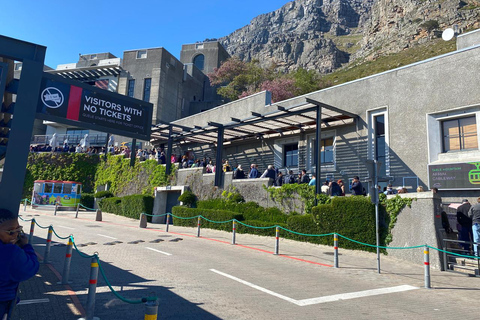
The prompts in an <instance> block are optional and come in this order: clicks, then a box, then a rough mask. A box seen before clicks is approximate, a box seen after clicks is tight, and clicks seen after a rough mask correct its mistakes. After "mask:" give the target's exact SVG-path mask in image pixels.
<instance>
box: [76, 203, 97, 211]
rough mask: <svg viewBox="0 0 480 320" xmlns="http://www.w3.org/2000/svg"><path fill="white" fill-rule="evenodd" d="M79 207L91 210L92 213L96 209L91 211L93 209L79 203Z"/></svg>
mask: <svg viewBox="0 0 480 320" xmlns="http://www.w3.org/2000/svg"><path fill="white" fill-rule="evenodd" d="M79 205H80V207H83V208H84V209H87V210H92V211H95V210H97V209H93V208H89V207H85V206H84V205H83V204H81V203H79Z"/></svg>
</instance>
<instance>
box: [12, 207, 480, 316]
mask: <svg viewBox="0 0 480 320" xmlns="http://www.w3.org/2000/svg"><path fill="white" fill-rule="evenodd" d="M20 213H21V214H23V217H24V218H25V219H31V218H32V217H35V218H36V220H37V222H38V223H39V224H40V225H42V226H48V225H50V224H52V225H53V226H54V229H55V231H56V232H57V233H58V234H59V235H61V236H67V235H68V234H73V235H74V237H75V242H76V244H77V245H78V247H79V249H80V250H82V251H83V252H84V253H86V254H93V253H94V252H98V254H99V257H100V260H101V264H102V266H103V268H104V270H105V273H106V275H107V278H108V279H109V281H110V283H111V284H112V285H113V286H114V288H115V289H116V290H118V291H119V293H120V294H121V295H122V296H124V297H125V298H127V299H139V298H141V297H144V296H148V295H149V294H155V295H157V296H158V297H159V303H160V305H159V313H158V314H159V319H335V318H336V319H422V320H425V319H478V317H479V312H480V303H479V301H480V278H474V277H473V278H472V277H467V276H465V275H461V274H456V273H451V272H439V271H435V270H432V280H431V282H432V287H433V289H424V288H423V285H424V278H423V277H424V275H423V262H422V261H419V263H418V264H411V263H406V262H402V261H399V260H395V259H393V258H389V257H385V256H383V257H382V273H381V274H378V273H377V271H376V260H375V259H376V255H375V254H371V253H366V252H357V251H349V250H340V254H341V255H340V257H339V261H340V268H339V269H335V268H333V267H331V265H332V264H333V255H332V248H331V247H325V246H318V245H313V244H307V243H299V242H294V241H290V240H281V241H280V255H278V256H277V255H273V254H272V252H273V251H274V245H275V240H274V238H273V237H260V236H254V235H244V234H237V245H232V244H231V243H230V242H231V233H227V232H221V231H215V230H207V229H202V230H201V238H197V237H196V229H195V228H183V227H176V226H171V227H170V231H171V232H169V233H167V232H165V226H164V225H152V224H149V225H148V228H147V229H140V228H139V227H138V221H134V220H132V219H127V218H124V217H117V216H114V215H109V214H104V215H103V218H104V219H103V220H104V221H102V222H96V221H94V220H95V215H94V214H93V213H81V214H80V218H79V219H75V218H74V213H63V212H62V213H59V214H58V215H57V216H53V213H52V212H47V211H33V210H28V211H27V212H22V211H21V212H20ZM23 225H24V226H25V229H27V230H28V227H29V223H23ZM46 235H47V232H46V230H42V229H40V228H38V227H36V229H35V240H34V247H35V248H36V250H37V252H39V253H40V254H43V253H44V250H45V239H46ZM54 241H55V243H54V246H52V249H51V255H50V257H51V261H52V266H53V268H55V269H56V270H58V271H59V272H60V273H61V271H62V270H63V260H64V256H65V246H62V244H63V243H65V241H62V240H59V239H56V237H55V236H54ZM115 241H117V243H114V242H115ZM120 242H121V243H120ZM340 246H341V244H340ZM89 267H90V260H89V259H85V258H81V257H80V256H79V255H78V254H76V253H74V255H73V259H72V266H71V274H70V280H71V281H72V284H70V287H71V289H72V291H74V294H75V296H77V297H78V300H79V302H80V303H81V304H82V305H83V306H85V305H86V298H87V286H88V280H89ZM49 294H50V295H52V296H54V295H55V294H56V293H55V292H51V293H49ZM72 294H73V293H72ZM45 303H48V302H45ZM41 304H42V303H41V302H39V303H38V307H40V305H41ZM34 307H36V305H35V304H32V306H30V308H34ZM19 308H22V306H19ZM95 315H96V316H97V317H99V318H100V319H104V320H107V319H143V316H144V307H143V305H142V304H140V305H131V304H127V303H124V302H122V301H120V300H119V299H117V298H116V297H115V296H114V295H113V294H112V293H111V291H110V289H109V288H108V287H107V286H106V284H105V281H104V280H103V279H102V278H101V276H100V277H99V283H98V288H97V295H96V307H95ZM63 317H64V319H69V318H68V317H65V316H63ZM77 318H78V316H74V314H73V313H72V316H71V319H77Z"/></svg>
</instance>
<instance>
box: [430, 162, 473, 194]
mask: <svg viewBox="0 0 480 320" xmlns="http://www.w3.org/2000/svg"><path fill="white" fill-rule="evenodd" d="M479 167H480V162H467V163H450V164H439V165H429V166H428V178H429V181H430V188H438V189H439V190H440V189H443V190H445V189H470V190H471V189H480V169H479Z"/></svg>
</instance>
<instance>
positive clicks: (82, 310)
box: [35, 252, 86, 316]
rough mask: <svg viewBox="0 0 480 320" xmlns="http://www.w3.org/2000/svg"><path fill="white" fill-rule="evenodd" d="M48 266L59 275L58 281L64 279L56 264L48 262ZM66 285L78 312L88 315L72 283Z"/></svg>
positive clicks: (39, 255) (40, 256) (41, 257)
mask: <svg viewBox="0 0 480 320" xmlns="http://www.w3.org/2000/svg"><path fill="white" fill-rule="evenodd" d="M35 253H36V254H37V256H38V257H39V258H40V259H41V260H43V256H42V255H41V254H39V253H38V252H35ZM47 267H48V268H49V269H50V271H52V272H53V274H54V275H55V276H56V277H57V279H58V281H60V282H61V281H62V276H61V275H60V273H59V272H58V271H57V269H55V267H54V266H52V265H51V264H47ZM64 287H65V289H66V290H67V292H68V295H69V296H70V298H71V299H72V302H73V304H74V305H75V308H77V310H78V312H79V313H80V314H81V315H82V316H85V315H86V312H85V309H83V306H82V304H81V303H80V300H78V297H77V295H76V294H75V291H73V289H72V288H71V287H70V285H68V284H64Z"/></svg>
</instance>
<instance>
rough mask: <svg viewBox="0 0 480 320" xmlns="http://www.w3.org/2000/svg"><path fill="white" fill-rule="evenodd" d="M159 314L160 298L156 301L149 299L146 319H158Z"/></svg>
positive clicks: (146, 307)
mask: <svg viewBox="0 0 480 320" xmlns="http://www.w3.org/2000/svg"><path fill="white" fill-rule="evenodd" d="M157 316H158V299H157V300H155V301H147V302H146V303H145V318H144V319H145V320H157Z"/></svg>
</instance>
